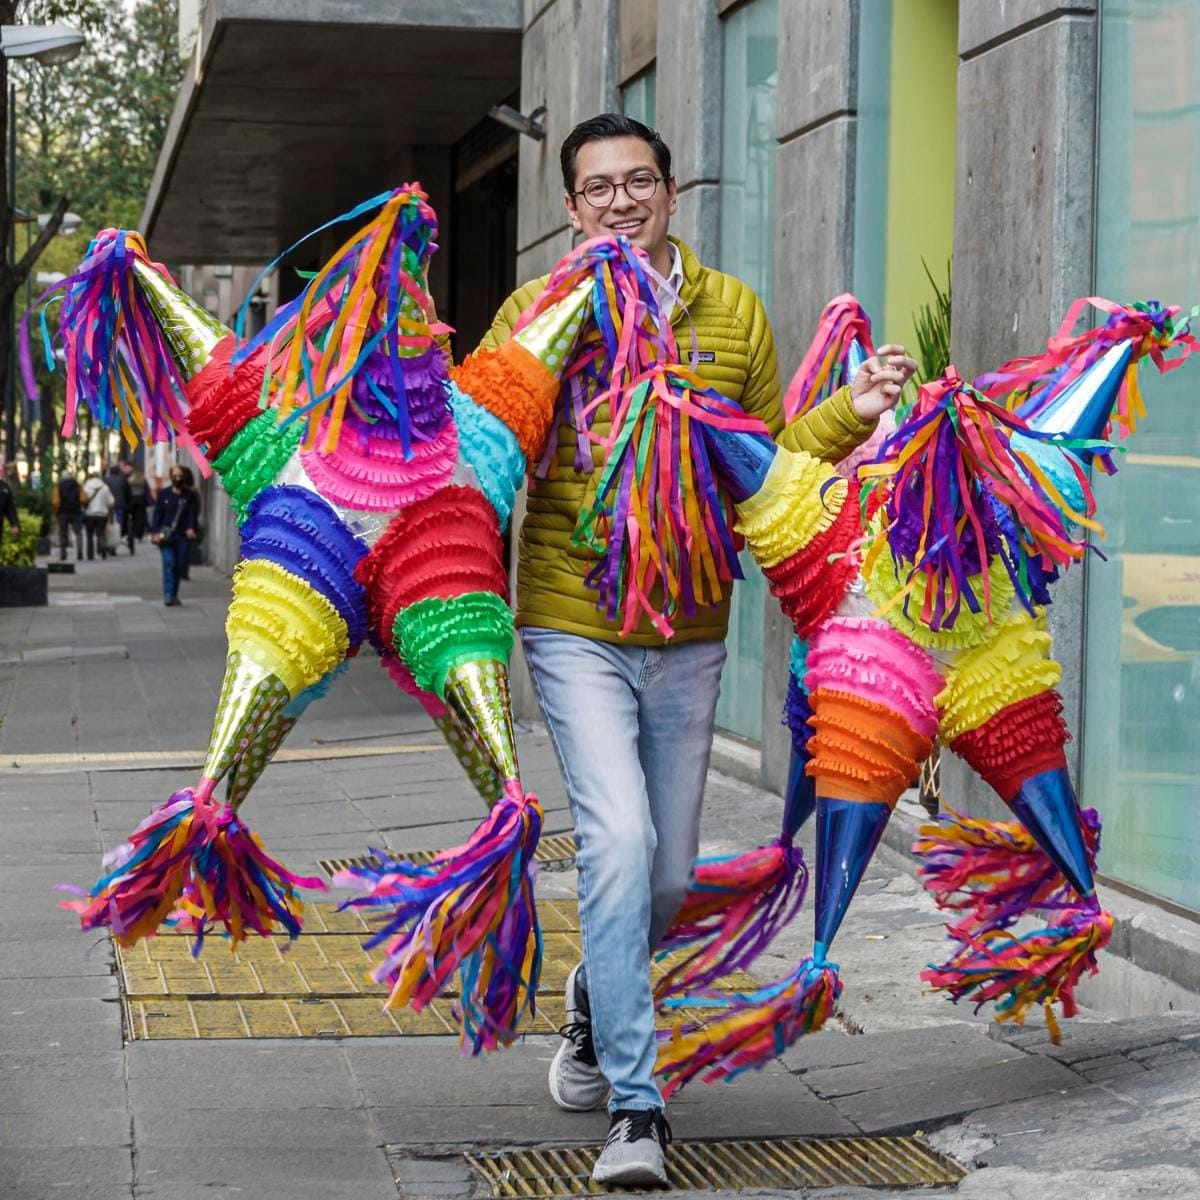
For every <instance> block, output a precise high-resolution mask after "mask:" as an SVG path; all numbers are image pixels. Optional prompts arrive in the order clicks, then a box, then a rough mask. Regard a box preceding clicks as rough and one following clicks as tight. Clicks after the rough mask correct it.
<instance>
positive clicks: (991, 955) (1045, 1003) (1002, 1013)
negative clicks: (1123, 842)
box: [921, 898, 1113, 1043]
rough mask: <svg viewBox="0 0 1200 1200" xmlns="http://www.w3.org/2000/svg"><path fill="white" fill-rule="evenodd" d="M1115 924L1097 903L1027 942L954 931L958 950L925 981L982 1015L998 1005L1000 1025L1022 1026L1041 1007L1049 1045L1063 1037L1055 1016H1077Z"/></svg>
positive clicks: (1004, 934) (1000, 934) (994, 933)
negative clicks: (1058, 1012) (1085, 979)
mask: <svg viewBox="0 0 1200 1200" xmlns="http://www.w3.org/2000/svg"><path fill="white" fill-rule="evenodd" d="M1112 930H1113V918H1112V914H1111V913H1110V912H1107V911H1105V910H1103V909H1101V908H1100V906H1099V904H1098V903H1097V902H1096V900H1095V899H1094V898H1092V899H1091V900H1090V901H1088V902H1085V903H1083V904H1080V905H1078V906H1077V907H1075V908H1071V909H1068V910H1066V911H1065V912H1063V913H1062V914H1061V916H1060V917H1059V919H1058V920H1057V922H1056V923H1055V924H1053V925H1050V926H1048V927H1047V928H1045V929H1039V930H1037V931H1036V932H1033V933H1028V934H1025V935H1023V936H1018V935H1017V934H1014V933H1010V932H1008V931H1007V930H1003V929H993V930H990V931H988V932H986V933H984V934H982V935H980V936H978V937H976V936H974V935H973V934H970V933H967V932H966V931H965V930H963V931H961V932H958V931H952V936H955V937H957V939H958V940H959V942H960V948H959V950H958V951H957V952H956V953H955V954H954V955H953V957H951V959H950V960H949V961H948V962H946V963H943V964H942V965H941V966H930V967H929V968H928V969H926V970H925V971H922V972H921V978H922V979H923V980H924V981H925V982H926V983H928V984H929V985H930V986H931V987H932V988H934V989H935V990H938V991H944V992H946V993H947V995H949V997H950V998H951V999H952V1000H954V1001H955V1002H957V1001H959V1000H963V999H966V1000H969V1001H971V1002H972V1003H973V1004H974V1005H975V1009H976V1011H978V1010H979V1009H980V1008H981V1007H982V1006H983V1005H985V1004H987V1003H989V1002H995V1003H996V1008H995V1012H996V1020H997V1021H1012V1022H1013V1023H1014V1024H1017V1025H1023V1024H1024V1023H1025V1018H1026V1016H1027V1015H1028V1013H1029V1010H1030V1009H1031V1008H1032V1007H1033V1006H1034V1005H1039V1004H1040V1005H1041V1006H1042V1008H1043V1010H1044V1012H1045V1015H1046V1025H1047V1028H1048V1030H1049V1033H1050V1039H1051V1041H1053V1042H1056V1043H1057V1042H1058V1041H1059V1038H1060V1031H1059V1027H1058V1020H1057V1017H1056V1016H1055V1014H1054V1011H1053V1007H1052V1006H1053V1005H1054V1004H1060V1005H1061V1006H1062V1015H1063V1016H1064V1017H1073V1016H1074V1015H1075V1014H1076V1012H1077V1011H1078V1009H1077V1005H1076V1002H1075V988H1076V986H1077V985H1078V983H1079V980H1080V978H1081V977H1082V976H1083V973H1084V972H1085V971H1086V972H1087V973H1088V974H1089V975H1095V974H1096V972H1097V971H1098V970H1099V967H1098V965H1097V962H1096V955H1097V954H1098V953H1099V952H1100V951H1101V950H1103V949H1104V947H1105V946H1106V945H1108V941H1109V938H1111V937H1112Z"/></svg>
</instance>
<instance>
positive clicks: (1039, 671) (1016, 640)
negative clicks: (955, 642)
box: [937, 612, 1062, 743]
mask: <svg viewBox="0 0 1200 1200" xmlns="http://www.w3.org/2000/svg"><path fill="white" fill-rule="evenodd" d="M1050 651H1051V640H1050V633H1049V630H1048V629H1047V627H1046V615H1045V613H1044V612H1039V613H1038V615H1037V616H1036V617H1031V616H1029V615H1028V614H1027V613H1015V614H1013V615H1012V616H1011V617H1009V619H1008V620H1007V621H1005V622H1004V624H1003V625H1001V626H1000V627H999V629H997V630H996V631H995V632H994V634H993V635H992V637H991V638H990V639H989V640H988V641H987V642H985V643H984V644H983V645H981V646H975V647H973V648H972V649H970V650H967V651H964V653H963V654H962V656H961V657H960V658H959V659H958V661H957V662H956V663H955V665H954V666H953V667H952V668H951V669H950V670H949V671H947V673H946V682H945V687H944V688H943V690H942V691H941V693H939V695H938V697H937V706H938V711H939V712H940V713H941V737H942V740H943V741H944V742H947V743H953V742H955V741H956V740H957V739H958V738H960V737H961V736H962V735H963V734H964V733H967V732H969V731H970V730H972V729H978V728H979V727H980V726H981V725H983V724H985V723H986V722H987V721H989V720H990V719H991V718H992V717H994V716H995V715H996V714H997V713H998V712H1000V711H1002V710H1003V709H1005V708H1007V707H1008V706H1009V705H1010V704H1016V703H1017V702H1018V701H1020V700H1026V699H1029V698H1030V697H1032V696H1036V695H1038V694H1039V693H1041V692H1047V691H1049V690H1050V689H1051V688H1055V687H1057V686H1058V682H1059V680H1060V679H1061V678H1062V667H1060V666H1059V665H1058V663H1057V662H1055V661H1054V659H1052V658H1051V657H1050Z"/></svg>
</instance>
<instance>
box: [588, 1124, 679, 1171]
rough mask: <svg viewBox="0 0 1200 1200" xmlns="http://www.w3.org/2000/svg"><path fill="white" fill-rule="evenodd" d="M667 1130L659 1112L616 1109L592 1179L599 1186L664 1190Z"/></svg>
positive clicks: (669, 1136)
mask: <svg viewBox="0 0 1200 1200" xmlns="http://www.w3.org/2000/svg"><path fill="white" fill-rule="evenodd" d="M670 1140H671V1127H670V1125H668V1124H667V1119H666V1117H664V1116H663V1111H662V1109H661V1108H647V1109H640V1108H618V1109H617V1111H616V1112H615V1113H613V1114H612V1124H611V1125H610V1126H609V1129H608V1140H607V1141H606V1142H605V1143H604V1149H603V1150H601V1151H600V1157H599V1158H597V1159H596V1165H595V1166H594V1167H593V1168H592V1179H594V1180H595V1181H596V1183H600V1184H621V1185H626V1186H628V1185H646V1184H648V1185H650V1186H652V1187H666V1186H667V1159H666V1147H667V1143H668V1142H669V1141H670Z"/></svg>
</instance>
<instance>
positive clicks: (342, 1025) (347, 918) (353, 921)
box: [117, 899, 754, 1041]
mask: <svg viewBox="0 0 1200 1200" xmlns="http://www.w3.org/2000/svg"><path fill="white" fill-rule="evenodd" d="M538 916H539V919H540V921H541V925H542V933H543V938H544V958H543V966H542V982H541V991H540V994H539V998H538V1011H537V1014H536V1016H535V1017H534V1018H533V1020H532V1021H530V1022H529V1024H528V1026H527V1032H529V1033H553V1032H555V1031H556V1030H557V1029H559V1028H561V1026H562V1025H563V1024H564V1021H565V1016H564V1013H563V1000H562V992H563V988H564V986H565V984H566V978H567V974H568V973H569V972H570V970H571V968H572V967H573V966H574V965H575V964H576V963H577V962H578V961H579V957H580V954H581V947H580V940H579V913H578V909H577V906H576V904H575V902H574V901H571V900H548V899H542V900H539V901H538ZM304 927H305V932H304V934H303V935H302V936H301V937H300V938H298V939H297V940H296V941H295V942H292V943H290V942H288V941H287V940H286V939H277V938H253V939H251V940H248V941H246V942H244V943H243V944H242V945H241V946H239V947H238V948H237V949H236V950H231V949H230V948H229V946H228V944H227V943H225V942H224V941H223V940H222V939H221V938H216V937H212V938H209V939H207V941H206V944H205V947H204V950H203V952H202V954H201V955H200V956H199V957H197V958H193V957H192V945H193V941H194V939H193V938H192V937H190V936H189V935H186V934H177V933H171V932H165V933H163V934H161V935H160V936H158V937H155V938H149V939H147V940H145V941H142V942H139V943H138V944H137V945H136V946H133V947H131V948H129V949H122V948H120V947H118V948H117V964H118V978H119V982H120V987H121V998H122V1004H123V1007H124V1013H125V1029H126V1036H127V1038H128V1039H129V1040H130V1041H141V1040H145V1039H162V1038H279V1037H287V1038H291V1037H382V1036H389V1035H390V1036H394V1035H397V1034H405V1035H408V1036H430V1035H439V1034H441V1035H445V1034H453V1033H456V1032H457V1026H456V1023H455V1020H454V1016H453V1013H452V1011H451V1010H452V1007H453V1004H454V998H455V992H454V989H453V988H451V989H449V994H448V995H447V996H446V997H445V998H440V999H439V1000H437V1001H436V1002H435V1003H434V1004H432V1005H430V1006H429V1007H428V1008H426V1009H425V1011H424V1012H421V1013H414V1012H411V1011H410V1010H408V1009H385V1008H384V1007H383V1003H384V999H385V997H386V995H387V988H386V987H385V986H383V985H381V984H377V983H375V982H373V981H372V980H371V978H370V972H371V969H372V967H373V966H374V964H375V963H376V962H378V961H379V959H380V957H381V955H380V954H379V952H378V951H373V952H368V951H366V950H364V949H363V943H364V942H365V941H366V939H367V937H368V936H369V935H370V933H371V927H370V926H369V925H368V924H367V922H366V921H364V920H363V918H362V917H361V916H360V915H359V914H358V913H357V912H353V911H347V912H340V913H339V912H338V911H337V910H336V907H335V906H334V905H332V904H313V905H309V906H307V907H306V909H305V923H304ZM662 969H663V968H662V967H661V966H660V967H657V968H656V972H657V971H661V970H662ZM727 986H728V987H729V988H730V989H731V990H733V989H744V988H748V987H753V986H754V983H753V981H752V980H751V979H750V978H749V977H748V976H744V975H743V976H733V977H731V978H730V979H729V981H728V984H727ZM688 1015H689V1014H684V1016H685V1019H686V1017H687V1016H688ZM694 1015H695V1016H699V1015H701V1014H694ZM672 1019H674V1016H673V1018H672Z"/></svg>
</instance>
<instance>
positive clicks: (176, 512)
mask: <svg viewBox="0 0 1200 1200" xmlns="http://www.w3.org/2000/svg"><path fill="white" fill-rule="evenodd" d="M199 510H200V501H199V498H198V497H197V495H196V492H195V489H194V488H193V487H192V486H191V471H190V470H188V468H187V467H181V466H178V465H176V466H173V467H172V468H171V485H170V487H165V488H162V489H161V490H160V491H159V493H158V499H157V500H156V501H155V502H154V511H153V512H152V513H151V514H150V540H151V541H152V542H154V544H155V545H156V546H157V547H158V548H159V551H160V552H161V554H162V578H163V603H164V604H165V605H166V606H167V607H168V608H175V607H177V606H178V605H179V582H180V580H181V579H186V578H187V564H188V561H189V560H190V558H191V554H192V542H194V541H195V540H196V525H197V521H198V518H199Z"/></svg>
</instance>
